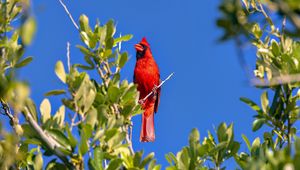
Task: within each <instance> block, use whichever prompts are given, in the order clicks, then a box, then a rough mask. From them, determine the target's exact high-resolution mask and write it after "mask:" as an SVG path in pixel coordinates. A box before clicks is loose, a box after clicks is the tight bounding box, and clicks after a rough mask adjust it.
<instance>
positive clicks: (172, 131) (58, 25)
mask: <svg viewBox="0 0 300 170" xmlns="http://www.w3.org/2000/svg"><path fill="white" fill-rule="evenodd" d="M66 4H67V6H68V8H69V10H70V12H71V13H72V15H73V17H74V18H75V20H78V18H79V16H80V14H86V15H87V16H88V17H89V19H90V22H91V24H94V23H95V21H96V19H97V18H98V19H99V20H100V22H101V23H104V22H106V21H108V20H109V19H111V18H112V19H114V20H115V21H116V23H117V31H118V34H119V33H122V34H128V33H130V34H133V35H134V37H133V39H132V40H131V41H129V42H126V43H123V44H122V49H123V50H125V51H128V52H129V54H130V56H131V57H130V60H129V62H128V63H127V64H126V65H125V67H124V69H123V70H122V78H124V79H129V80H130V81H132V76H133V69H134V65H135V49H134V44H135V43H137V42H139V41H140V40H141V38H142V37H143V36H146V37H147V39H148V41H149V43H150V45H151V49H152V53H153V55H154V57H155V59H156V61H157V63H158V65H159V67H160V72H161V77H162V78H163V79H164V78H165V77H167V76H168V75H169V74H170V73H171V72H175V75H174V76H173V77H172V79H171V80H169V81H168V82H167V83H165V84H164V86H163V87H162V94H161V103H160V106H159V110H158V113H157V114H156V115H155V126H156V141H155V142H154V143H140V142H139V133H140V121H141V118H140V116H138V117H136V118H134V119H133V122H134V128H133V133H134V134H133V143H134V149H135V150H141V149H144V150H145V152H146V153H149V152H155V155H156V158H157V161H158V163H160V164H162V165H163V167H165V166H166V165H167V162H166V160H165V158H164V155H165V154H166V153H168V152H177V151H178V150H180V149H181V148H182V147H183V146H185V145H187V141H188V134H189V132H190V131H191V129H192V128H194V127H196V128H198V129H199V131H200V134H201V135H200V136H201V140H202V139H203V137H204V136H206V135H207V130H211V131H213V127H214V126H217V125H218V124H219V123H220V122H223V121H225V122H227V123H231V122H233V123H234V130H235V138H236V140H238V141H241V142H242V138H241V134H242V133H243V134H246V135H247V136H248V137H249V138H250V139H251V140H253V139H254V137H255V136H256V134H254V133H253V132H252V131H251V124H252V121H253V117H252V116H253V115H254V112H252V111H251V109H250V108H248V107H247V106H246V105H245V104H243V103H242V102H240V101H239V97H241V96H246V97H249V98H251V99H254V100H255V101H258V99H259V96H260V93H261V91H259V90H257V89H255V88H254V87H251V86H250V85H248V84H247V81H246V77H245V74H244V72H243V70H242V69H241V67H240V66H239V64H238V61H237V57H236V49H235V46H234V44H233V43H232V42H227V43H218V42H217V39H218V37H220V36H221V34H222V31H221V30H220V29H218V28H217V27H216V25H215V20H216V18H217V17H218V16H219V15H220V13H219V11H218V7H217V6H218V4H219V1H216V0H215V1H199V0H186V1H183V0H173V1H162V0H152V1H151V2H150V1H149V2H146V1H138V0H130V1H124V0H114V1H101V0H85V1H83V0H79V1H67V3H66ZM32 7H33V13H34V16H35V17H36V19H37V24H38V28H37V33H36V37H35V39H34V41H33V44H32V45H31V46H29V47H28V50H27V53H26V54H27V55H31V56H34V60H33V62H32V63H31V64H30V66H28V67H25V68H23V69H22V70H21V71H20V72H19V77H20V78H21V79H24V80H27V81H28V82H29V83H30V85H31V88H32V93H31V96H32V98H33V99H34V100H35V102H36V103H37V105H39V104H40V102H41V101H42V100H43V98H44V96H43V94H44V93H45V92H47V91H49V90H52V89H58V88H61V87H63V85H62V84H61V83H60V81H59V80H58V78H57V77H56V76H55V73H54V65H55V63H56V61H57V60H62V61H64V62H65V63H66V57H65V56H66V43H67V41H69V42H70V43H71V62H72V63H78V62H83V56H82V55H81V53H80V52H79V50H78V49H76V48H75V45H76V44H81V42H80V38H79V35H78V32H77V31H76V29H75V28H74V26H73V25H72V23H71V21H70V20H69V18H68V16H67V15H66V13H65V12H64V10H63V8H62V7H61V6H60V4H59V2H58V0H51V1H48V0H39V1H34V2H33V3H32ZM248 51H250V53H249V54H248V55H246V57H247V58H248V60H249V61H250V62H249V64H251V66H252V67H253V65H254V59H255V55H254V54H255V53H254V52H253V50H252V52H251V49H250V50H248ZM249 58H250V59H249ZM91 75H93V76H94V77H96V74H95V73H91ZM50 102H51V103H52V107H53V108H54V109H53V110H56V109H57V108H58V107H59V106H60V105H61V103H60V99H59V98H58V97H50ZM257 134H260V132H258V133H257ZM241 151H247V150H246V146H245V145H244V144H243V145H242V146H241ZM226 165H228V166H229V167H235V166H234V164H233V161H230V162H229V163H226Z"/></svg>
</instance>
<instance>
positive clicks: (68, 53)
mask: <svg viewBox="0 0 300 170" xmlns="http://www.w3.org/2000/svg"><path fill="white" fill-rule="evenodd" d="M67 62H68V70H69V73H70V70H71V58H70V43H69V42H67Z"/></svg>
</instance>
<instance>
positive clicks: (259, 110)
mask: <svg viewBox="0 0 300 170" xmlns="http://www.w3.org/2000/svg"><path fill="white" fill-rule="evenodd" d="M240 100H241V101H242V102H244V103H246V104H247V105H248V106H250V107H251V108H252V109H253V110H255V111H256V112H257V113H258V114H260V115H262V112H263V111H262V110H261V109H260V107H259V106H258V105H257V104H256V103H255V102H253V101H252V100H250V99H248V98H245V97H241V98H240Z"/></svg>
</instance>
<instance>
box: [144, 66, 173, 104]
mask: <svg viewBox="0 0 300 170" xmlns="http://www.w3.org/2000/svg"><path fill="white" fill-rule="evenodd" d="M173 75H174V72H173V73H171V74H170V75H169V76H168V77H167V78H166V79H165V80H164V81H162V82H161V83H160V84H159V85H158V86H155V87H154V88H153V90H152V91H151V92H150V93H149V94H148V95H147V96H146V97H144V98H143V99H141V100H140V103H144V101H145V100H146V99H147V98H148V97H149V96H151V95H152V94H153V93H154V92H156V90H157V89H158V88H160V87H161V86H162V85H163V84H164V83H165V82H166V81H168V80H169V79H170V78H171V77H172V76H173Z"/></svg>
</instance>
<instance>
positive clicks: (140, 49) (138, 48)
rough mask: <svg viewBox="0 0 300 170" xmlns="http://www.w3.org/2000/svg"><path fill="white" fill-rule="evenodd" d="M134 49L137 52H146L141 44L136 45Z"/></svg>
mask: <svg viewBox="0 0 300 170" xmlns="http://www.w3.org/2000/svg"><path fill="white" fill-rule="evenodd" d="M134 48H135V49H136V51H143V50H144V48H143V46H142V45H141V44H135V45H134Z"/></svg>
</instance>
